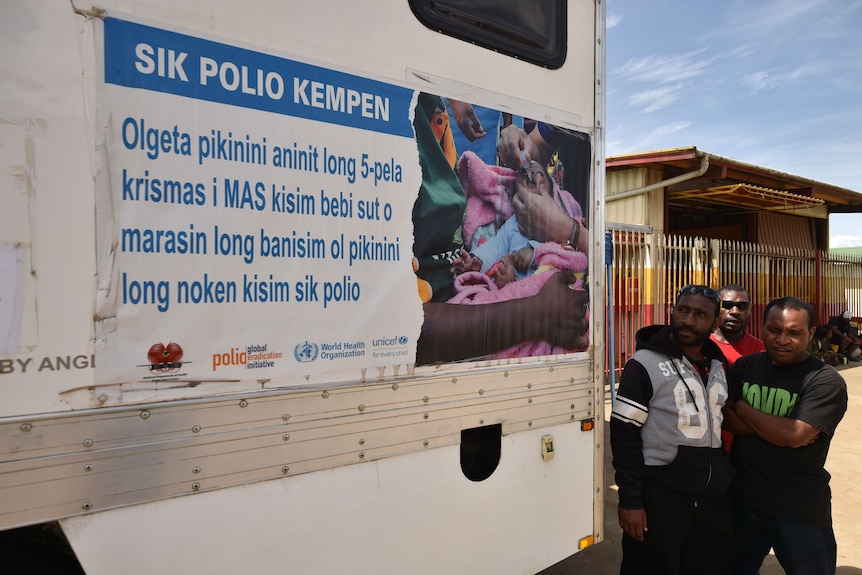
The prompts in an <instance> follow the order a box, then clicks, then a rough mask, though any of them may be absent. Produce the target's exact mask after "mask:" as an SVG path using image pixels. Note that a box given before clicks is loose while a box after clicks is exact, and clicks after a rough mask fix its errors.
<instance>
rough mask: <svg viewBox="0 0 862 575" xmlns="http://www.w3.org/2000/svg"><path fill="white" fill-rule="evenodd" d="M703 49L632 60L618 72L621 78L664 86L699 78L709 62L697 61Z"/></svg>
mask: <svg viewBox="0 0 862 575" xmlns="http://www.w3.org/2000/svg"><path fill="white" fill-rule="evenodd" d="M703 51H704V49H701V50H695V51H693V52H688V53H686V54H679V55H676V56H658V55H652V56H645V57H642V58H632V59H631V60H629V61H628V62H626V63H625V64H623V66H622V68H621V69H620V71H619V75H620V76H621V77H622V78H626V79H631V80H635V81H639V82H658V83H660V84H666V83H669V82H679V81H680V80H687V79H690V78H695V77H697V76H701V75H703V74H704V73H705V71H706V68H707V67H708V66H709V64H710V60H698V59H697V56H699V55H700V54H701V53H702V52H703Z"/></svg>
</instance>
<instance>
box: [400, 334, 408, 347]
mask: <svg viewBox="0 0 862 575" xmlns="http://www.w3.org/2000/svg"><path fill="white" fill-rule="evenodd" d="M398 345H407V336H406V335H399V336H398Z"/></svg>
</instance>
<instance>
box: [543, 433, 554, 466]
mask: <svg viewBox="0 0 862 575" xmlns="http://www.w3.org/2000/svg"><path fill="white" fill-rule="evenodd" d="M553 458H554V436H553V435H543V436H542V459H544V460H545V461H550V460H552V459H553Z"/></svg>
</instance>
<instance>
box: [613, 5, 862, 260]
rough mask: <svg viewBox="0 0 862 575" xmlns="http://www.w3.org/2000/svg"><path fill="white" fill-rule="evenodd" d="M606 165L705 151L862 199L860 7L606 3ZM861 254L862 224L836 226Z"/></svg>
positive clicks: (841, 220) (843, 220)
mask: <svg viewBox="0 0 862 575" xmlns="http://www.w3.org/2000/svg"><path fill="white" fill-rule="evenodd" d="M605 1H606V2H607V6H606V16H607V27H608V31H607V40H606V41H607V45H606V47H607V84H606V85H607V87H608V91H607V122H606V125H607V127H608V129H607V132H606V150H605V151H606V153H607V155H609V156H611V155H615V154H623V153H628V152H638V151H647V150H657V149H662V148H676V147H681V146H697V148H698V149H699V150H705V151H707V152H712V153H714V154H718V155H720V156H725V157H729V158H733V159H736V160H740V161H743V162H748V163H752V164H757V165H760V166H764V167H768V168H773V169H776V170H780V171H783V172H788V173H791V174H797V175H800V176H805V177H807V178H811V179H814V180H819V181H822V182H827V183H829V184H833V185H837V186H841V187H844V188H848V189H850V190H853V191H856V192H860V193H862V0H745V1H741V0H605ZM829 228H830V246H829V247H831V248H837V247H850V246H862V214H838V215H833V216H831V217H830V224H829Z"/></svg>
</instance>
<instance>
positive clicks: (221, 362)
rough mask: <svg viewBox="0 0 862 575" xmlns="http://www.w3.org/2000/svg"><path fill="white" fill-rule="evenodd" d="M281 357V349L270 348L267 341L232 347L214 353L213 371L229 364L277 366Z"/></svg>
mask: <svg viewBox="0 0 862 575" xmlns="http://www.w3.org/2000/svg"><path fill="white" fill-rule="evenodd" d="M281 358H282V353H281V352H280V351H273V350H271V349H269V344H265V343H262V344H260V343H255V344H251V345H244V346H242V347H232V348H231V349H230V351H228V352H225V353H214V354H213V371H216V370H218V369H219V368H221V367H228V366H241V367H242V368H244V369H263V368H267V367H275V364H276V363H277V362H278V360H280V359H281Z"/></svg>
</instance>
